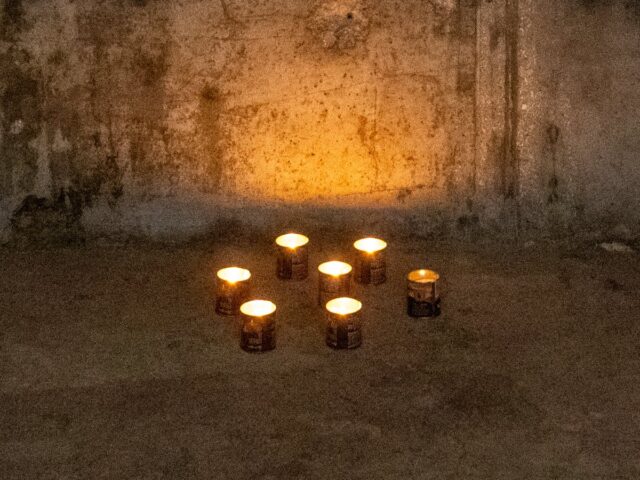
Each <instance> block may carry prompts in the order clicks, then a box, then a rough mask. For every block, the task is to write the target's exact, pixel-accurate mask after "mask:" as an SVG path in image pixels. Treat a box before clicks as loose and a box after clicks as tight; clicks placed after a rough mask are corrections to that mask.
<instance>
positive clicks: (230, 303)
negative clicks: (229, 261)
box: [216, 267, 251, 315]
mask: <svg viewBox="0 0 640 480" xmlns="http://www.w3.org/2000/svg"><path fill="white" fill-rule="evenodd" d="M216 278H217V281H216V313H218V314H220V315H237V314H238V311H239V309H240V305H241V304H242V302H244V301H245V300H246V299H247V298H248V296H249V292H250V289H251V285H250V282H249V279H250V278H251V272H249V270H247V269H245V268H238V267H228V268H223V269H222V270H218V273H217V274H216Z"/></svg>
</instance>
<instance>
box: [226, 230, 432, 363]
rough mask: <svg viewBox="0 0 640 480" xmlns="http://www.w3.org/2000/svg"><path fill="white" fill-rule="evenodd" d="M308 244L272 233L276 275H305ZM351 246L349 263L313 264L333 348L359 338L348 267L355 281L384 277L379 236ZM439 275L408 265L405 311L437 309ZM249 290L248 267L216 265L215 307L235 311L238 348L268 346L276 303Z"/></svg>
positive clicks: (359, 306)
mask: <svg viewBox="0 0 640 480" xmlns="http://www.w3.org/2000/svg"><path fill="white" fill-rule="evenodd" d="M308 244H309V239H308V238H307V237H305V236H304V235H300V234H297V233H288V234H286V235H281V236H279V237H278V238H277V239H276V246H277V250H278V254H277V269H276V273H277V276H278V278H280V279H283V280H304V279H306V278H307V277H308V276H309V253H308ZM353 246H354V248H355V252H356V256H355V263H354V267H355V268H352V266H351V265H349V264H348V263H345V262H340V261H335V260H334V261H329V262H325V263H322V264H320V265H319V266H318V273H319V282H318V305H320V306H323V307H324V308H325V310H326V319H327V320H326V343H327V345H329V346H331V347H333V348H337V349H344V348H347V349H350V348H356V347H358V346H360V344H361V343H362V320H361V316H360V311H361V309H362V303H361V302H360V301H358V300H356V299H355V298H352V297H351V296H350V293H351V278H352V273H353V276H354V277H355V280H356V281H357V282H358V283H361V284H365V285H366V284H370V285H378V284H381V283H384V282H385V281H386V278H387V264H386V259H385V249H386V247H387V244H386V242H385V241H383V240H380V239H378V238H363V239H360V240H358V241H356V242H354V244H353ZM439 279H440V276H439V275H438V274H437V273H436V272H434V271H432V270H427V269H420V270H414V271H412V272H410V273H409V274H408V275H407V313H408V314H409V315H410V316H412V317H433V316H437V315H439V314H440V295H439V292H438V288H437V283H438V280H439ZM250 294H251V272H249V270H247V269H245V268H239V267H228V268H223V269H222V270H218V273H217V289H216V312H217V313H218V314H220V315H240V318H241V321H242V327H241V335H240V345H241V347H242V348H243V349H244V350H246V351H249V352H265V351H268V350H272V349H274V348H275V345H276V337H275V330H276V329H275V312H276V305H275V303H273V302H271V301H269V300H262V299H255V300H249V298H250Z"/></svg>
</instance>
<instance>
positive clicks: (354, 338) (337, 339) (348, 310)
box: [326, 297, 362, 349]
mask: <svg viewBox="0 0 640 480" xmlns="http://www.w3.org/2000/svg"><path fill="white" fill-rule="evenodd" d="M361 308H362V303H360V302H359V301H358V300H355V299H353V298H349V297H340V298H334V299H333V300H330V301H329V302H327V305H326V309H327V336H326V341H327V345H329V346H330V347H333V348H338V349H343V348H356V347H359V346H360V344H361V343H362V322H361V320H360V309H361Z"/></svg>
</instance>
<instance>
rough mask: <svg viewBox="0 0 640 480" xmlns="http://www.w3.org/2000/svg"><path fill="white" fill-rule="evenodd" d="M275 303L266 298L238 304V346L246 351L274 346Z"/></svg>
mask: <svg viewBox="0 0 640 480" xmlns="http://www.w3.org/2000/svg"><path fill="white" fill-rule="evenodd" d="M275 312H276V305H275V303H273V302H270V301H268V300H251V301H249V302H245V303H243V304H242V305H241V306H240V317H241V320H242V329H241V331H240V346H241V347H242V349H243V350H245V351H247V352H267V351H269V350H273V349H274V348H276V316H275Z"/></svg>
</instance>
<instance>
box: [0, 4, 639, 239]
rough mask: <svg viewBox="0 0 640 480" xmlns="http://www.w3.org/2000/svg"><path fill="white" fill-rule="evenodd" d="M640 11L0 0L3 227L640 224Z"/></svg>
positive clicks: (43, 233) (156, 231)
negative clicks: (639, 118) (638, 113)
mask: <svg viewBox="0 0 640 480" xmlns="http://www.w3.org/2000/svg"><path fill="white" fill-rule="evenodd" d="M639 110H640V2H636V1H630V0H627V1H623V0H619V1H596V0H590V1H588V0H582V1H578V0H571V1H569V0H568V1H566V2H557V1H552V0H493V1H474V0H457V1H456V0H431V1H424V0H403V1H399V0H396V1H393V0H377V1H373V0H335V1H319V2H310V1H308V0H270V1H264V0H182V1H159V0H155V1H154V0H83V1H72V0H49V1H46V2H45V1H21V0H1V1H0V231H1V232H2V239H3V240H5V241H6V240H8V239H11V238H16V237H25V238H30V239H34V238H36V239H37V238H40V239H47V238H53V237H62V238H69V239H74V238H79V237H82V238H83V237H85V236H94V235H106V236H110V235H120V234H124V235H126V234H142V235H149V236H152V237H162V236H183V237H184V236H189V235H194V234H203V233H207V232H213V231H216V230H221V229H228V228H240V229H251V228H260V229H266V230H271V229H277V228H280V227H283V226H287V227H290V228H296V227H299V228H303V227H305V225H315V226H316V227H319V226H322V227H323V228H331V227H335V228H340V226H348V227H349V228H353V229H360V230H371V231H380V230H384V229H389V228H391V229H396V230H398V231H401V232H405V233H414V234H418V235H464V236H469V235H472V234H474V233H483V232H487V233H490V234H506V235H508V236H515V235H520V236H523V237H526V236H530V235H540V234H543V235H564V234H585V233H587V234H589V235H595V236H598V235H599V234H600V235H606V232H608V231H610V230H611V229H612V228H613V227H615V226H616V225H619V224H624V225H626V226H627V227H628V229H629V230H630V231H631V233H634V232H635V233H637V232H638V230H639V229H640V213H639V212H640V195H639V193H640V164H639V162H638V155H639V154H640V122H639V121H638V115H637V113H636V112H638V111H639Z"/></svg>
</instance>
